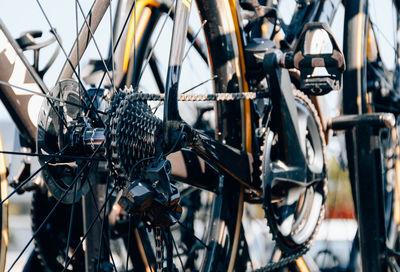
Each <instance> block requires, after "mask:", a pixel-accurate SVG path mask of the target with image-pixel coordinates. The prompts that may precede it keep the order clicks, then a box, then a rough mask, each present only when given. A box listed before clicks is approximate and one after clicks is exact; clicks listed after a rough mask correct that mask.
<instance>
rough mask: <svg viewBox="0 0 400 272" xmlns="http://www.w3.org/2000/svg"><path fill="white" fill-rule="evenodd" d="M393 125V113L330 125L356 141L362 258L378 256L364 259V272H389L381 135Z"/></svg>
mask: <svg viewBox="0 0 400 272" xmlns="http://www.w3.org/2000/svg"><path fill="white" fill-rule="evenodd" d="M394 125H395V117H394V115H393V114H391V113H372V114H362V115H344V116H339V117H336V118H333V119H331V120H330V122H329V123H328V128H330V129H333V130H347V131H351V133H350V134H349V137H350V136H351V137H352V138H353V143H354V145H353V147H352V148H353V156H354V157H353V161H354V175H353V178H354V180H353V182H354V187H355V190H354V191H355V192H356V195H355V196H353V197H355V207H356V216H357V219H358V222H359V224H358V228H359V231H358V235H359V238H360V239H359V240H360V249H361V252H362V255H363V256H379V258H363V259H362V267H363V271H366V272H368V271H374V272H378V271H387V265H388V264H387V253H388V252H387V251H388V250H387V248H386V238H385V237H386V230H385V221H384V206H383V179H382V169H381V150H380V149H381V146H380V136H379V132H380V130H381V129H382V128H389V127H393V126H394ZM350 148H351V147H350ZM349 161H350V160H349ZM349 168H350V167H349ZM354 191H353V193H354ZM360 222H361V223H360Z"/></svg>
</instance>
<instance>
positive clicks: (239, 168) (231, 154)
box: [0, 0, 309, 252]
mask: <svg viewBox="0 0 400 272" xmlns="http://www.w3.org/2000/svg"><path fill="white" fill-rule="evenodd" d="M196 2H197V4H198V7H199V10H200V14H201V16H202V17H203V19H205V20H207V21H211V20H218V19H215V18H219V17H222V15H221V14H223V16H225V17H226V18H228V20H227V22H224V23H221V29H222V31H223V33H224V38H225V39H226V41H224V42H226V44H227V46H230V48H229V49H230V50H232V51H230V54H232V56H231V61H230V62H229V63H223V64H221V63H212V64H211V68H212V69H213V70H216V69H226V70H227V71H228V72H227V73H226V74H227V75H228V76H227V78H219V79H218V81H219V82H218V84H217V83H215V87H216V92H226V91H227V89H228V83H229V82H230V81H231V80H232V78H234V77H236V78H237V79H238V90H239V92H248V91H249V87H248V85H247V81H246V79H245V74H246V70H245V59H244V47H245V44H246V41H245V39H243V36H242V35H243V34H242V26H241V24H240V22H241V20H240V18H239V17H238V12H237V8H238V7H237V6H236V1H235V0H223V1H219V0H214V1H209V0H197V1H196ZM108 5H109V0H98V1H96V2H95V4H94V6H93V7H92V12H91V14H89V15H88V16H90V17H91V18H94V20H91V28H92V30H93V31H94V30H95V29H96V28H97V26H98V23H99V22H100V21H101V19H102V17H103V16H104V14H105V12H106V10H107V7H108ZM191 5H192V1H191V0H177V2H176V9H175V10H176V12H175V17H174V18H175V24H174V29H173V34H172V37H173V39H172V44H171V52H170V59H169V68H168V73H167V83H166V88H165V105H166V106H165V108H164V141H165V143H166V146H167V148H166V149H167V150H169V149H170V148H171V147H172V146H173V145H174V144H175V143H176V142H178V141H179V142H180V144H179V145H178V148H177V149H178V150H180V149H181V148H185V147H189V148H190V149H191V150H192V151H194V153H196V154H197V155H198V156H199V157H200V158H202V159H203V160H204V161H205V162H206V163H207V164H208V165H211V166H213V167H214V168H216V169H218V170H219V172H220V173H221V174H224V175H226V176H229V177H230V179H227V180H228V181H230V180H231V179H233V180H235V181H237V182H239V183H240V184H241V186H244V187H247V188H248V189H251V191H252V192H254V193H256V195H257V196H259V197H260V196H261V195H262V189H263V188H259V187H257V186H254V185H253V184H254V181H253V180H252V166H251V163H252V160H253V159H252V156H253V155H252V148H253V138H254V135H253V124H252V118H251V108H250V102H249V101H242V102H241V103H240V110H241V113H240V115H241V116H242V119H241V128H240V129H237V130H240V133H241V136H242V137H241V138H242V140H241V142H240V143H237V142H229V140H227V139H226V135H225V133H226V132H221V134H219V130H220V128H221V131H222V128H223V127H227V126H232V125H231V124H230V123H231V122H230V121H229V120H228V119H229V118H230V116H223V114H222V113H223V112H224V109H226V107H229V106H226V105H222V103H219V104H218V105H217V111H218V114H220V115H221V116H223V117H222V121H221V123H219V124H217V130H218V132H217V133H216V134H217V135H218V139H214V138H212V137H209V136H207V135H205V134H201V133H199V132H198V131H196V130H195V129H193V128H191V127H190V126H189V125H187V124H186V123H184V122H183V121H182V118H181V117H180V115H179V110H178V104H177V96H178V83H179V77H180V69H181V65H182V58H183V55H184V50H185V39H186V32H187V29H188V16H189V13H190V9H191ZM213 17H215V18H213ZM0 27H1V30H2V33H5V34H4V36H5V37H6V38H7V44H6V45H5V46H7V47H8V48H9V47H10V46H11V48H12V49H13V50H14V51H15V52H16V57H15V59H14V60H13V61H14V62H21V63H22V64H23V66H24V68H25V74H29V75H30V77H31V78H30V79H29V81H27V82H29V83H30V82H36V83H37V86H38V87H39V89H40V90H41V91H42V92H43V93H44V94H47V89H46V87H45V85H44V83H43V82H42V80H41V79H40V77H39V76H38V75H37V73H36V72H35V71H34V69H33V68H32V67H31V66H30V65H29V63H28V61H27V60H26V58H25V57H24V55H23V53H22V52H21V49H20V48H19V46H18V45H17V44H16V42H15V41H14V40H13V39H12V38H11V36H10V35H9V33H8V32H7V31H6V29H5V27H4V25H3V23H2V22H0ZM205 27H207V25H206V26H205ZM0 35H1V33H0ZM210 35H212V34H210ZM206 38H207V39H208V41H209V42H218V41H214V40H213V37H212V36H208V37H206ZM90 39H91V35H90V34H89V28H88V26H86V25H84V26H83V27H82V29H81V31H80V33H79V37H78V40H77V42H76V43H75V44H74V46H73V48H72V50H71V52H70V53H69V59H70V61H69V62H66V63H65V65H64V67H63V70H62V72H61V74H60V77H59V79H65V78H71V77H72V76H73V74H74V69H75V67H76V66H77V64H78V63H77V59H79V58H80V57H81V56H82V55H83V54H84V52H85V50H86V47H87V45H88V43H89V42H90ZM78 48H79V56H78ZM1 49H2V48H0V52H2V50H1ZM3 51H4V50H3ZM209 53H210V54H213V52H209ZM279 53H280V51H273V52H272V53H271V54H270V56H269V58H270V62H268V64H267V67H266V70H267V72H268V74H269V85H270V91H271V100H272V104H273V105H274V109H273V112H272V120H274V122H277V123H279V125H278V127H279V129H280V131H282V132H285V134H286V135H293V137H283V139H282V145H283V146H285V147H286V146H295V147H296V148H295V150H296V151H297V152H296V154H290V156H289V154H286V156H285V158H286V161H285V163H286V164H287V165H288V166H290V169H289V171H283V172H280V173H276V174H275V175H276V178H279V179H284V180H286V181H289V182H294V183H296V185H299V184H301V185H303V186H307V185H309V184H308V183H307V182H305V181H306V180H307V176H306V175H307V173H306V172H305V171H303V170H302V169H304V166H305V165H307V164H306V160H305V155H304V154H305V150H303V148H302V145H301V139H300V136H299V128H298V125H297V123H298V122H297V111H296V106H295V103H294V96H293V93H292V86H291V81H290V77H289V72H288V71H287V70H286V69H283V68H279V67H278V66H277V57H278V56H279ZM1 54H2V53H0V57H1ZM9 63H12V62H11V61H10V62H9ZM8 65H9V64H8ZM219 65H220V66H219ZM3 66H4V64H3V63H2V62H1V61H0V71H6V70H4V69H3ZM0 80H2V81H4V82H9V83H11V84H15V85H18V86H21V84H24V83H25V82H12V81H10V77H8V78H7V77H5V76H4V75H2V72H1V73H0ZM217 85H218V86H217ZM3 89H4V90H6V91H4V92H3V93H5V94H6V93H8V94H9V95H7V96H3V95H2V96H0V98H1V100H2V101H3V103H4V104H5V105H6V107H7V109H8V110H9V112H10V114H11V115H12V116H13V118H15V119H14V121H15V123H16V124H17V125H18V124H21V126H19V127H21V128H22V127H29V128H32V129H31V130H29V131H26V132H25V131H21V133H23V135H24V136H26V137H28V139H30V143H29V144H30V145H31V146H32V147H34V146H35V139H36V136H35V135H36V133H35V129H34V125H33V124H34V122H33V121H32V120H31V118H28V117H26V113H27V112H28V111H27V110H26V108H27V107H28V106H24V107H23V108H22V107H17V106H16V105H17V103H18V101H19V100H20V99H21V97H19V96H18V91H17V88H14V87H10V86H5V85H3V84H0V90H3ZM30 89H31V88H30ZM229 91H230V92H235V91H237V90H236V89H233V90H229V89H228V92H229ZM16 109H17V110H16ZM13 110H14V112H13ZM182 128H183V132H184V133H185V134H186V139H184V138H183V137H182V134H181V133H180V131H181V129H182ZM186 140H187V141H186ZM224 140H227V141H225V142H226V143H225V142H224V143H223V142H222V141H224ZM185 150H186V149H185ZM164 151H165V150H164ZM186 151H187V150H186ZM186 151H185V152H186ZM188 152H190V151H188ZM190 175H191V173H188V177H186V179H184V180H182V181H184V182H187V183H189V184H192V185H196V186H199V187H201V188H205V189H208V190H210V191H218V186H219V181H217V182H208V180H207V178H204V177H205V175H204V176H201V175H203V173H197V174H195V175H194V176H190ZM241 205H242V204H241ZM238 217H241V213H240V212H239V214H238ZM237 225H238V226H240V224H237ZM237 239H238V236H235V240H237ZM233 252H235V250H233Z"/></svg>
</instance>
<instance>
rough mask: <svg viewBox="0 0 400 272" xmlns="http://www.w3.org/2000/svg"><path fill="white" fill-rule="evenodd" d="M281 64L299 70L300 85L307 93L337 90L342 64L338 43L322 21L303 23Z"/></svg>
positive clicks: (320, 93) (340, 78)
mask: <svg viewBox="0 0 400 272" xmlns="http://www.w3.org/2000/svg"><path fill="white" fill-rule="evenodd" d="M283 62H284V63H283V66H284V67H286V68H296V69H298V70H299V71H300V89H301V90H302V91H303V92H305V93H306V94H309V95H324V94H326V93H329V92H330V91H332V90H340V89H341V86H342V75H343V72H344V70H345V68H346V65H345V60H344V56H343V53H342V51H341V50H340V48H339V45H338V43H337V41H336V39H335V38H334V36H333V34H332V33H331V31H330V29H329V27H328V25H327V24H325V23H321V22H312V23H307V24H306V25H305V26H304V29H303V31H302V32H301V34H300V38H299V40H298V42H297V43H296V46H295V50H294V51H293V52H289V53H286V54H285V57H284V59H283Z"/></svg>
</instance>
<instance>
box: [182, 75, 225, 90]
mask: <svg viewBox="0 0 400 272" xmlns="http://www.w3.org/2000/svg"><path fill="white" fill-rule="evenodd" d="M216 78H218V76H213V77H212V78H209V79H206V80H204V81H202V82H200V83H199V84H197V85H195V86H193V87H191V88H189V89H187V90H186V91H184V92H182V94H186V93H188V92H190V91H193V90H194V89H196V88H198V87H200V86H202V85H204V84H206V83H207V82H209V81H212V80H215V79H216Z"/></svg>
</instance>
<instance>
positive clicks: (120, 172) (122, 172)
mask: <svg viewBox="0 0 400 272" xmlns="http://www.w3.org/2000/svg"><path fill="white" fill-rule="evenodd" d="M266 97H268V93H267V92H265V91H257V92H247V93H215V94H179V95H178V101H238V100H244V99H248V100H254V99H259V98H266ZM164 99H165V95H164V94H154V93H139V92H134V91H133V89H132V87H130V88H125V89H123V90H120V91H119V92H118V93H116V94H114V95H113V97H112V101H111V106H110V109H109V111H108V117H107V121H106V124H108V126H106V130H105V135H106V144H105V146H106V150H107V151H106V158H107V160H108V162H109V164H111V166H110V168H111V170H112V173H113V175H114V177H115V178H116V179H117V180H125V181H126V180H129V179H130V178H131V173H129V171H128V169H132V168H131V167H132V166H134V165H135V164H136V163H137V162H138V161H140V160H143V159H145V158H150V157H152V156H153V155H154V152H155V140H156V139H155V138H156V134H157V130H158V129H161V128H162V127H161V124H162V121H161V120H160V119H158V118H156V117H155V116H154V115H153V114H152V113H151V110H150V107H149V106H148V105H147V103H146V101H163V100H164ZM132 113H133V114H132ZM135 114H137V115H135ZM139 117H140V118H139ZM138 139H139V140H140V141H139V140H138ZM118 143H122V144H120V145H118ZM130 149H134V152H133V153H132V152H131V151H130ZM146 165H147V164H146V163H143V165H142V166H141V167H139V168H138V169H139V170H140V169H143V168H144V167H145V166H146ZM124 186H125V184H123V183H122V184H121V185H120V187H124ZM324 210H325V209H324V208H323V209H322V210H321V212H322V213H323V212H324ZM321 222H322V220H321V219H320V220H319V221H318V223H317V228H318V227H319V225H320V224H321ZM154 231H155V234H154V236H155V240H156V257H157V258H156V261H157V271H162V267H163V256H162V237H161V230H158V232H159V233H157V227H156V228H155V229H154ZM315 235H316V232H315V233H314V235H313V237H312V238H311V239H310V241H309V243H308V244H307V245H306V246H305V248H303V249H302V250H300V251H299V252H297V253H295V254H292V255H290V256H286V257H284V258H282V259H281V260H279V261H278V262H275V263H270V264H267V265H266V266H264V267H262V268H259V269H257V270H255V272H264V271H271V270H274V269H277V268H280V267H282V266H285V265H287V264H289V263H291V262H293V261H295V260H296V259H297V258H299V257H301V256H302V255H304V254H305V253H306V252H307V251H308V250H309V248H310V247H311V244H312V242H313V240H314V236H315Z"/></svg>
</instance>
